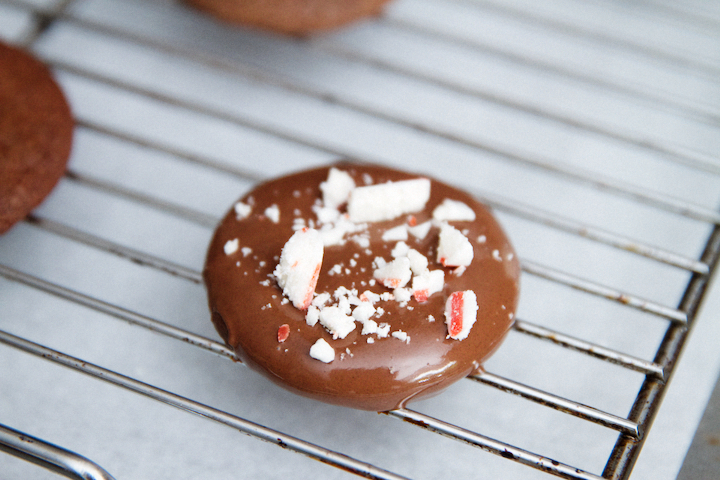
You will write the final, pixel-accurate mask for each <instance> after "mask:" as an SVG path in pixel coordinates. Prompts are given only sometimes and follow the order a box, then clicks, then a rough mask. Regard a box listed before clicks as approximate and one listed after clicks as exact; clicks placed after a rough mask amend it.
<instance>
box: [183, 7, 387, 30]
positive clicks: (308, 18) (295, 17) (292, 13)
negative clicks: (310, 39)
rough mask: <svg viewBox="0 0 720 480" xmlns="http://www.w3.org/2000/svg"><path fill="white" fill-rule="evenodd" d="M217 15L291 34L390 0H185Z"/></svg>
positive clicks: (332, 24)
mask: <svg viewBox="0 0 720 480" xmlns="http://www.w3.org/2000/svg"><path fill="white" fill-rule="evenodd" d="M186 1H187V2H188V3H189V4H190V5H193V6H195V7H197V8H199V9H200V10H204V11H206V12H209V13H211V14H213V15H215V16H216V17H218V18H220V19H222V20H226V21H229V22H231V23H238V24H241V25H248V26H252V27H257V28H262V29H265V30H272V31H275V32H281V33H287V34H291V35H305V34H309V33H313V32H318V31H323V30H331V29H333V28H337V27H340V26H342V25H345V24H347V23H350V22H353V21H355V20H358V19H361V18H364V17H371V16H374V15H379V14H380V12H381V10H382V7H383V5H385V4H386V3H387V2H388V1H389V0H186Z"/></svg>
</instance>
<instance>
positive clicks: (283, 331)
mask: <svg viewBox="0 0 720 480" xmlns="http://www.w3.org/2000/svg"><path fill="white" fill-rule="evenodd" d="M289 336H290V325H288V324H287V323H285V324H283V325H280V327H279V328H278V333H277V340H278V342H279V343H283V342H284V341H285V340H287V339H288V337H289Z"/></svg>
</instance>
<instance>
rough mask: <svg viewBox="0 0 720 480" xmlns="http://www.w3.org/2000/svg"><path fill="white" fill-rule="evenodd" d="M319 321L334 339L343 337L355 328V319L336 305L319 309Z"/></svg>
mask: <svg viewBox="0 0 720 480" xmlns="http://www.w3.org/2000/svg"><path fill="white" fill-rule="evenodd" d="M320 323H321V324H322V326H323V327H325V328H326V329H327V331H328V332H330V333H331V334H332V336H333V338H334V339H337V338H345V337H346V336H347V334H348V333H350V332H352V331H353V330H355V320H354V319H353V318H352V317H351V316H349V315H346V314H345V312H344V311H343V309H342V308H340V307H338V306H331V307H325V308H323V309H322V310H320Z"/></svg>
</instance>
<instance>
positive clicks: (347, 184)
mask: <svg viewBox="0 0 720 480" xmlns="http://www.w3.org/2000/svg"><path fill="white" fill-rule="evenodd" d="M353 189H355V181H354V180H353V179H352V177H351V176H350V174H349V173H347V172H345V171H342V170H339V169H337V168H335V167H332V168H331V169H330V172H328V178H327V180H326V181H324V182H322V183H321V184H320V190H321V191H322V196H323V204H324V205H325V206H326V207H329V208H338V207H339V206H340V205H342V204H343V203H345V202H347V201H348V198H350V192H352V191H353Z"/></svg>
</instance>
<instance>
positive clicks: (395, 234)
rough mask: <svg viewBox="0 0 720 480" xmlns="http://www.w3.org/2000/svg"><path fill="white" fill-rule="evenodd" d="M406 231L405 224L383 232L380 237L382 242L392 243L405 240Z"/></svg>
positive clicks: (406, 236)
mask: <svg viewBox="0 0 720 480" xmlns="http://www.w3.org/2000/svg"><path fill="white" fill-rule="evenodd" d="M407 238H408V231H407V226H405V224H404V223H403V224H401V225H398V226H397V227H393V228H390V229H388V230H385V232H383V235H382V240H383V242H392V241H396V240H407Z"/></svg>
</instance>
